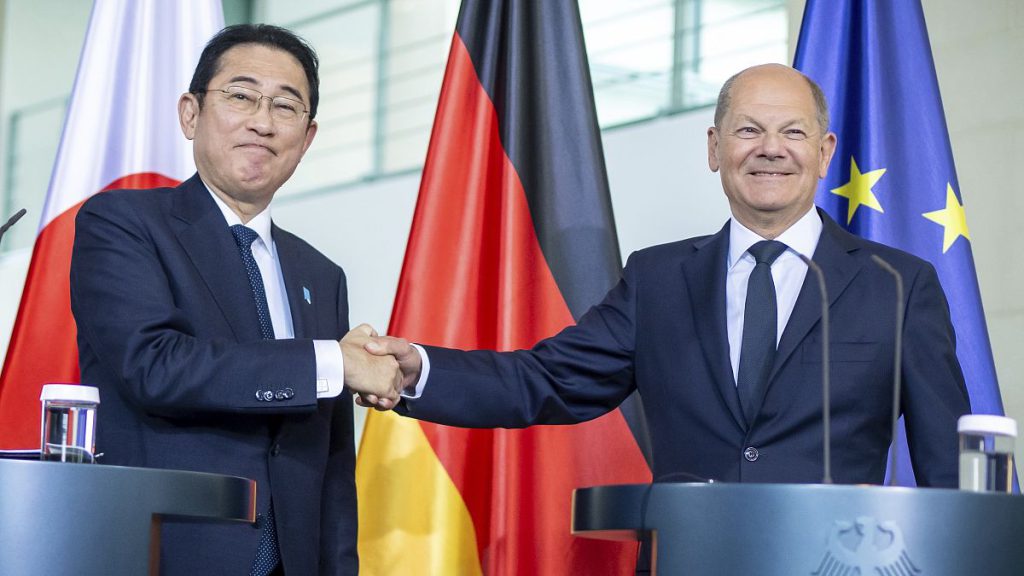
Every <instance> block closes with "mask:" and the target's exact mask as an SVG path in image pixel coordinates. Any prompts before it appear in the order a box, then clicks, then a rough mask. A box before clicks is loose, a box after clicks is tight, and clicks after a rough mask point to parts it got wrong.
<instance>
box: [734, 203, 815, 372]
mask: <svg viewBox="0 0 1024 576" xmlns="http://www.w3.org/2000/svg"><path fill="white" fill-rule="evenodd" d="M821 228H822V224H821V216H819V215H818V211H817V210H816V209H815V208H814V207H813V206H812V207H811V209H810V210H809V211H808V212H807V214H804V216H803V217H802V218H800V219H799V220H797V221H796V223H794V224H793V225H792V226H790V227H789V228H788V229H787V230H786V231H785V232H783V233H782V234H781V235H779V237H778V238H775V240H778V241H779V242H782V243H783V244H785V245H786V246H787V249H786V251H785V252H783V253H782V255H781V256H779V258H778V259H777V260H776V261H775V263H774V264H772V281H773V282H774V283H775V300H776V305H777V306H778V308H777V310H778V326H777V329H776V333H775V345H776V346H778V344H779V339H781V338H782V332H783V330H785V328H786V324H787V323H788V322H789V317H790V315H791V314H792V313H793V307H794V306H795V305H796V298H797V296H799V295H800V289H801V287H802V286H803V284H804V278H805V277H806V276H807V264H805V263H804V261H803V260H801V259H800V257H799V256H797V254H803V255H804V256H807V257H808V258H810V257H811V256H813V255H814V250H815V249H816V248H817V247H818V239H819V238H820V237H821ZM762 240H765V238H762V237H760V236H758V235H757V234H755V233H754V232H752V231H751V230H750V229H748V228H747V227H745V226H743V225H742V224H740V223H739V221H737V220H736V219H735V218H732V219H731V220H730V221H729V254H728V260H727V262H726V279H725V318H726V325H727V327H728V335H729V360H730V362H731V364H732V374H733V380H735V378H736V374H738V373H739V368H740V347H741V344H742V342H743V312H744V310H745V308H746V302H747V281H748V280H749V279H750V272H751V271H752V270H753V269H754V264H755V262H754V257H753V256H751V255H750V253H749V252H747V249H748V248H750V247H751V246H753V245H754V244H756V243H757V242H760V241H762Z"/></svg>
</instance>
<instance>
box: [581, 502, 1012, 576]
mask: <svg viewBox="0 0 1024 576" xmlns="http://www.w3.org/2000/svg"><path fill="white" fill-rule="evenodd" d="M572 530H573V533H574V534H575V535H577V536H580V537H584V538H599V539H606V540H640V539H644V538H647V537H649V538H650V540H651V542H652V548H653V551H652V557H653V562H652V574H656V575H657V576H720V575H722V574H758V575H769V576H770V575H775V574H778V575H785V576H798V575H806V576H839V575H854V574H861V575H864V576H866V575H868V574H871V575H875V574H881V575H890V574H891V575H898V576H918V575H920V576H932V575H947V574H968V575H971V576H978V575H982V574H984V575H985V576H998V575H1007V576H1009V575H1019V574H1022V573H1024V545H1021V537H1022V535H1024V498H1022V497H1021V496H1019V495H1010V494H989V493H986V494H979V493H970V492H962V491H958V490H943V489H929V488H895V487H893V488H885V487H880V486H837V485H790V484H684V483H679V484H670V483H665V484H630V485H619V486H599V487H594V488H582V489H579V490H576V491H575V493H574V495H573V518H572Z"/></svg>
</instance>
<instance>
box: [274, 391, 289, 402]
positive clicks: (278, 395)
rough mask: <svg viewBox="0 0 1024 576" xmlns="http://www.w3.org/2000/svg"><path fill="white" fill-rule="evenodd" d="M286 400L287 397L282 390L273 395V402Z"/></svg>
mask: <svg viewBox="0 0 1024 576" xmlns="http://www.w3.org/2000/svg"><path fill="white" fill-rule="evenodd" d="M286 398H287V396H285V395H284V390H278V391H277V392H275V393H274V399H275V400H284V399H286Z"/></svg>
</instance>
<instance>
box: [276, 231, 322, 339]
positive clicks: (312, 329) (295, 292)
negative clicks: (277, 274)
mask: <svg viewBox="0 0 1024 576" xmlns="http://www.w3.org/2000/svg"><path fill="white" fill-rule="evenodd" d="M271 233H272V234H273V235H274V244H275V245H276V247H277V259H278V262H280V264H281V275H282V276H284V286H285V291H286V292H287V298H288V308H289V309H290V310H291V313H292V327H293V328H294V330H295V337H296V338H312V337H314V336H316V326H317V324H316V313H315V311H316V302H315V301H314V298H319V297H322V295H320V294H315V293H314V292H313V283H312V281H311V278H308V277H307V275H308V273H307V271H306V270H305V269H304V268H303V267H302V266H301V255H300V251H299V241H298V240H297V239H296V238H295V237H294V236H292V235H291V234H289V233H288V232H285V231H284V230H281V229H280V228H278V227H277V225H272V227H271Z"/></svg>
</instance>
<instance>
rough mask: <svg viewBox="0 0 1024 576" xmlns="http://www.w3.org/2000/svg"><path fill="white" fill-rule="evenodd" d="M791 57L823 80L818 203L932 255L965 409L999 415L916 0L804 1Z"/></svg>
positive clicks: (856, 229) (854, 225) (868, 231)
mask: <svg viewBox="0 0 1024 576" xmlns="http://www.w3.org/2000/svg"><path fill="white" fill-rule="evenodd" d="M794 66H795V67H796V68H798V69H799V70H801V71H802V72H804V73H805V74H807V75H808V76H809V77H811V78H812V79H814V80H815V81H816V82H817V83H818V84H819V85H821V87H822V89H823V90H824V92H825V95H826V97H827V98H828V101H829V104H830V107H831V111H832V127H831V129H832V131H833V132H835V133H836V134H837V135H838V137H839V143H838V146H837V148H836V154H835V156H834V157H833V159H832V165H831V167H830V168H829V173H828V176H827V177H826V178H825V179H824V180H822V182H821V184H820V185H819V188H818V192H817V197H816V202H817V204H818V206H820V207H822V208H823V209H825V210H826V211H827V212H828V213H829V214H830V215H831V216H832V217H833V218H834V219H835V220H836V221H837V222H839V223H840V224H842V225H844V226H845V227H846V228H847V229H848V230H850V231H851V232H853V233H854V234H858V235H860V236H863V237H864V238H869V239H871V240H875V241H877V242H882V243H884V244H888V245H890V246H895V247H897V248H900V249H902V250H905V251H907V252H910V253H911V254H915V255H917V256H919V257H921V258H923V259H925V260H928V261H929V262H931V263H932V264H933V265H934V266H935V269H936V270H937V271H938V274H939V280H940V281H941V282H942V287H943V288H944V289H945V291H946V296H947V298H948V299H949V306H950V312H951V314H952V318H953V326H954V328H955V329H956V340H957V355H958V357H959V358H960V364H961V366H962V367H963V371H964V378H965V379H966V381H967V389H968V392H969V393H970V397H971V408H972V410H973V411H974V412H975V413H980V414H1000V415H1001V414H1003V405H1002V401H1001V399H1000V397H999V385H998V382H997V381H996V373H995V366H994V364H993V361H992V349H991V347H990V346H989V341H988V331H987V329H986V327H985V314H984V312H983V310H982V307H981V295H980V294H979V292H978V279H977V275H976V274H975V270H974V257H973V256H972V253H971V234H970V230H969V229H968V226H967V219H966V217H965V215H964V202H963V196H962V195H961V190H960V185H959V183H958V182H957V178H956V169H955V168H954V166H953V153H952V150H951V149H950V145H949V134H948V133H947V130H946V119H945V116H944V114H943V111H942V99H941V98H940V97H939V85H938V81H937V80H936V77H935V66H934V64H933V62H932V53H931V46H930V45H929V43H928V31H927V29H926V28H925V22H924V14H923V13H922V10H921V4H920V2H919V0H898V1H891V0H808V2H807V5H806V8H805V10H804V19H803V24H802V26H801V29H800V40H799V43H798V44H797V50H796V61H795V64H794ZM900 444H902V446H900V450H901V451H902V453H903V454H904V457H903V458H902V459H903V460H904V461H906V456H905V454H906V445H905V442H904V441H902V439H901V442H900ZM898 468H899V473H898V474H899V476H900V477H899V478H898V479H897V480H898V481H899V483H901V484H911V483H913V480H912V478H913V473H912V471H911V470H910V467H909V466H907V465H901V466H899V467H898ZM904 475H906V476H904Z"/></svg>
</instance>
